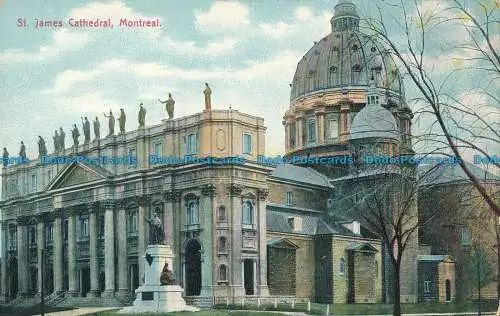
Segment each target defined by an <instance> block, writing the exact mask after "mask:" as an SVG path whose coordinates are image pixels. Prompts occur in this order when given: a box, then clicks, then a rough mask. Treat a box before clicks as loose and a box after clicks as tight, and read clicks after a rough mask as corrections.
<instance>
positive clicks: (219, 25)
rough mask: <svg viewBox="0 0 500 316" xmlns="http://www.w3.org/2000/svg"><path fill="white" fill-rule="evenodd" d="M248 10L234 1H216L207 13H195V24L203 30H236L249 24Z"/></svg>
mask: <svg viewBox="0 0 500 316" xmlns="http://www.w3.org/2000/svg"><path fill="white" fill-rule="evenodd" d="M248 13H249V10H248V8H247V7H246V6H244V5H242V4H241V3H239V2H236V1H228V2H226V1H216V2H214V3H213V4H212V6H211V7H210V9H209V10H208V11H205V12H203V11H196V12H195V19H196V24H197V26H198V27H199V28H200V29H204V30H223V29H233V30H235V29H237V28H238V27H240V26H242V25H248V24H250V21H249V19H248Z"/></svg>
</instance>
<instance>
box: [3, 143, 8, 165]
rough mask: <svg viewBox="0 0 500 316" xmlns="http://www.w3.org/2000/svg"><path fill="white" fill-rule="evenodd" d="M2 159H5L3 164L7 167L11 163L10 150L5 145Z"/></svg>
mask: <svg viewBox="0 0 500 316" xmlns="http://www.w3.org/2000/svg"><path fill="white" fill-rule="evenodd" d="M2 160H3V166H4V167H7V166H8V165H9V152H8V151H7V148H5V147H4V148H3V155H2Z"/></svg>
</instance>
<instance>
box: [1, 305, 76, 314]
mask: <svg viewBox="0 0 500 316" xmlns="http://www.w3.org/2000/svg"><path fill="white" fill-rule="evenodd" d="M72 309H73V308H70V307H49V306H45V313H51V312H60V311H67V310H72ZM40 312H41V311H40V305H35V306H33V307H28V308H20V307H12V306H7V307H6V306H0V315H6V316H7V315H9V316H13V315H16V316H18V315H19V316H24V315H26V316H28V315H36V314H40Z"/></svg>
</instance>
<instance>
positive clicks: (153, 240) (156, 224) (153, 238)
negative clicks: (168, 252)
mask: <svg viewBox="0 0 500 316" xmlns="http://www.w3.org/2000/svg"><path fill="white" fill-rule="evenodd" d="M146 221H147V222H148V223H149V245H163V244H164V239H165V232H164V231H163V227H162V225H161V219H160V217H159V216H158V214H157V213H156V212H154V213H153V216H152V217H151V219H146Z"/></svg>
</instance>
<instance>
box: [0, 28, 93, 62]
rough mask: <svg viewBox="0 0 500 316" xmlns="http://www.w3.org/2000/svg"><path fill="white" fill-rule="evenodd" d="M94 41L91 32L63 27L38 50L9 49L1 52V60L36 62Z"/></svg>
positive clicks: (74, 49) (78, 48) (75, 49)
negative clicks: (81, 31)
mask: <svg viewBox="0 0 500 316" xmlns="http://www.w3.org/2000/svg"><path fill="white" fill-rule="evenodd" d="M91 41H92V38H91V37H90V34H89V33H77V32H72V31H70V30H68V29H61V30H59V31H56V32H54V33H53V34H52V39H51V43H50V44H48V45H43V46H40V48H39V49H38V51H34V52H29V51H26V50H24V49H8V50H5V51H2V52H0V62H5V63H13V62H35V61H42V60H46V59H49V58H53V57H56V56H58V55H60V54H61V53H63V52H70V51H77V50H80V49H81V48H83V47H84V46H86V45H87V44H88V43H90V42H91Z"/></svg>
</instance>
